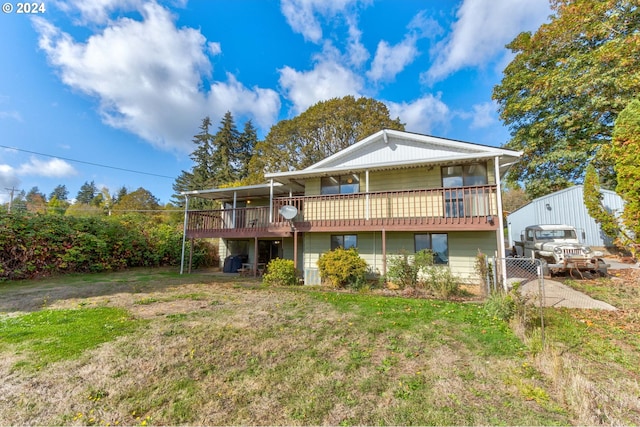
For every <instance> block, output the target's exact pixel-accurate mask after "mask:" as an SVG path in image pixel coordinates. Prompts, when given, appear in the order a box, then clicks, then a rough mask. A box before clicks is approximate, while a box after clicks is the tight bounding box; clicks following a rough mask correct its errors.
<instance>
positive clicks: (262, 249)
mask: <svg viewBox="0 0 640 427" xmlns="http://www.w3.org/2000/svg"><path fill="white" fill-rule="evenodd" d="M275 258H282V241H281V240H258V263H260V264H262V263H264V264H269V261H271V260H272V259H275Z"/></svg>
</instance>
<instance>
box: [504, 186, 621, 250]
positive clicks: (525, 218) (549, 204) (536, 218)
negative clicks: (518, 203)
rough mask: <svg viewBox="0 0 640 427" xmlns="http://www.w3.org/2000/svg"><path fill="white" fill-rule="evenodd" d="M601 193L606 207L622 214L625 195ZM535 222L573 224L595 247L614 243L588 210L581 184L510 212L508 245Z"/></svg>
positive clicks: (588, 242) (585, 239)
mask: <svg viewBox="0 0 640 427" xmlns="http://www.w3.org/2000/svg"><path fill="white" fill-rule="evenodd" d="M601 193H602V196H603V200H602V202H603V204H604V206H605V208H606V209H608V210H609V211H611V212H614V213H615V214H616V215H620V213H621V212H622V209H623V206H624V203H623V201H622V198H621V197H620V196H618V195H617V194H616V193H615V192H613V191H609V190H601ZM535 224H567V225H572V226H574V227H575V228H576V229H577V231H578V235H579V236H580V237H582V232H584V239H582V240H583V243H585V244H587V245H589V246H595V247H607V246H612V241H611V239H610V238H608V237H606V236H605V235H604V233H603V232H602V230H601V229H600V226H599V225H598V224H596V222H595V220H594V219H593V218H591V217H590V216H589V213H588V212H587V208H586V206H585V205H584V198H583V187H582V185H575V186H573V187H570V188H566V189H564V190H560V191H556V192H555V193H551V194H547V195H546V196H542V197H539V198H537V199H535V200H532V201H531V202H529V203H527V204H526V205H524V206H523V207H521V208H520V209H518V210H516V211H514V212H512V213H510V214H509V215H507V231H508V236H509V237H508V239H509V242H508V244H509V247H510V246H512V245H513V242H514V240H519V239H520V233H522V232H523V231H524V229H525V227H527V226H528V225H535Z"/></svg>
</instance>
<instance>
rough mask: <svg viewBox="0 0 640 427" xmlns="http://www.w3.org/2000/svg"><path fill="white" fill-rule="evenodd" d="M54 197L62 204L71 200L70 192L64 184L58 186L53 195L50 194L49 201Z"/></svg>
mask: <svg viewBox="0 0 640 427" xmlns="http://www.w3.org/2000/svg"><path fill="white" fill-rule="evenodd" d="M54 197H55V198H56V199H58V200H59V201H61V202H64V201H67V200H69V190H67V186H66V185H64V184H61V185H58V186H56V188H54V189H53V191H52V192H51V194H49V200H51V199H53V198H54Z"/></svg>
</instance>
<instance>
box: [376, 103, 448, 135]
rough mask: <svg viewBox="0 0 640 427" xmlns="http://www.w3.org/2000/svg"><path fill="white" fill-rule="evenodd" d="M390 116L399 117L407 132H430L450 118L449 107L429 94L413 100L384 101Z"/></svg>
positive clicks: (444, 124)
mask: <svg viewBox="0 0 640 427" xmlns="http://www.w3.org/2000/svg"><path fill="white" fill-rule="evenodd" d="M384 103H385V104H386V105H387V108H388V109H389V115H390V116H391V117H392V118H395V117H400V121H401V122H403V123H405V124H406V126H405V129H406V130H407V131H408V132H416V133H422V134H431V133H432V132H433V129H434V128H435V127H436V126H446V125H447V124H448V123H449V120H450V118H451V112H450V110H449V107H447V105H446V104H445V103H444V102H442V101H441V100H440V97H439V96H434V95H431V94H428V95H425V96H423V97H422V98H419V99H416V100H415V101H413V102H408V103H407V102H402V103H396V102H390V101H384Z"/></svg>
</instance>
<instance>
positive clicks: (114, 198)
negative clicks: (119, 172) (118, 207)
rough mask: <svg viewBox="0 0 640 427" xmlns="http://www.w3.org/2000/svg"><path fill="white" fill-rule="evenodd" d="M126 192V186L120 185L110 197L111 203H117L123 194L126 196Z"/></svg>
mask: <svg viewBox="0 0 640 427" xmlns="http://www.w3.org/2000/svg"><path fill="white" fill-rule="evenodd" d="M127 193H128V190H127V187H125V186H124V185H123V186H122V187H120V189H119V190H118V192H117V193H116V194H115V195H114V196H113V197H112V199H113V203H118V201H119V200H120V199H122V198H123V197H124V196H126V195H127Z"/></svg>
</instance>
